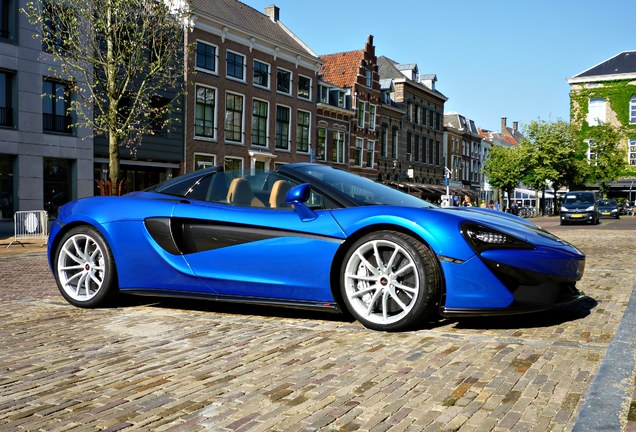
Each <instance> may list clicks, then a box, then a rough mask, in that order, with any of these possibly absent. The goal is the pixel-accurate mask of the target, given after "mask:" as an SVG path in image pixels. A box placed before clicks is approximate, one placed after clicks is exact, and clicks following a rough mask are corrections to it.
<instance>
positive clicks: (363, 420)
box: [0, 217, 636, 432]
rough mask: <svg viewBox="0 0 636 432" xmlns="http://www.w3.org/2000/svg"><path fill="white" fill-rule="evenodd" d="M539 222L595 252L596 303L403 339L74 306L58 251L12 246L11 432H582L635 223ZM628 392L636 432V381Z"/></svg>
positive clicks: (1, 397) (314, 322) (303, 320)
mask: <svg viewBox="0 0 636 432" xmlns="http://www.w3.org/2000/svg"><path fill="white" fill-rule="evenodd" d="M539 223H540V224H542V225H543V226H545V227H546V228H547V229H549V230H551V231H553V232H555V233H557V234H558V235H560V236H561V237H563V238H564V239H566V240H568V241H570V242H572V243H573V244H575V245H576V246H577V247H579V248H580V249H581V250H582V251H583V252H584V253H585V254H586V255H587V257H588V259H587V268H586V274H585V277H584V278H583V280H582V281H581V283H580V284H579V288H580V289H581V290H583V291H584V292H585V294H587V295H588V296H589V299H588V300H587V301H584V302H582V303H581V304H580V305H578V306H576V307H569V308H560V309H556V310H552V311H548V312H544V313H540V314H534V315H523V316H512V317H497V318H473V319H464V320H440V321H438V322H435V323H432V324H430V325H428V326H427V327H425V328H422V329H419V330H417V331H412V332H405V333H381V332H374V331H371V330H367V329H365V328H364V327H362V326H361V325H360V324H358V323H357V322H351V321H348V320H347V319H345V318H344V317H342V316H339V315H330V314H322V313H314V312H306V311H295V310H283V309H277V308H265V307H246V306H238V305H226V304H217V303H207V302H205V303H201V302H194V301H176V300H164V299H153V298H124V299H122V301H121V302H120V303H119V304H118V305H117V307H112V308H102V309H95V310H84V309H80V308H75V307H73V306H70V305H68V304H67V303H66V302H65V301H64V300H63V298H62V297H61V296H60V295H59V293H58V292H57V288H56V287H55V283H54V281H53V278H52V276H51V275H50V273H49V271H48V264H47V261H46V256H45V251H44V248H39V244H37V245H35V244H31V245H27V246H26V247H25V248H22V247H21V246H20V245H17V246H11V248H9V249H8V250H7V249H6V245H7V244H8V241H6V242H4V241H2V240H0V281H1V282H0V323H1V324H0V325H1V331H2V337H1V339H0V431H5V430H7V431H9V430H11V431H13V430H17V431H20V430H25V431H26V430H29V431H31V430H46V431H68V430H78V431H80V430H81V431H93V430H94V431H97V430H108V431H116V430H126V431H128V430H131V431H132V430H156V431H198V430H201V431H203V430H213V431H281V432H282V431H307V432H309V431H358V430H359V431H374V432H375V431H392V432H393V431H504V430H506V431H507V430H515V431H548V430H549V431H568V430H572V429H573V428H574V426H575V424H576V421H577V416H578V415H579V412H580V410H581V409H582V407H583V403H584V400H585V398H586V395H587V394H588V392H589V390H590V386H591V384H592V382H593V380H594V378H595V377H596V375H597V373H598V370H599V365H600V364H601V362H602V361H603V359H604V357H605V355H606V353H607V351H608V347H609V346H610V344H611V343H612V341H613V340H614V337H615V335H616V332H617V329H618V327H619V324H620V323H621V320H622V319H623V313H624V311H625V309H626V307H627V304H628V301H629V299H630V296H631V294H632V289H633V287H634V286H635V285H636V268H635V266H634V265H633V253H634V245H636V217H634V218H628V217H627V218H622V219H621V220H618V221H603V222H602V223H601V225H599V226H596V227H592V226H583V227H575V226H568V227H559V226H558V221H557V220H556V219H553V218H542V219H540V220H539ZM632 349H633V347H632ZM617 385H618V386H621V388H622V389H623V391H625V394H627V395H628V397H627V399H626V400H625V403H624V404H622V405H621V407H620V408H617V409H618V410H619V411H620V412H619V413H618V415H619V417H620V418H621V428H622V429H623V430H627V431H634V430H636V428H635V427H634V423H635V422H634V421H628V410H629V407H630V406H629V405H630V401H631V400H632V399H634V398H631V397H629V396H631V394H632V391H633V388H634V376H633V374H632V376H631V379H630V381H629V382H628V383H617ZM632 418H633V415H632V417H630V419H632Z"/></svg>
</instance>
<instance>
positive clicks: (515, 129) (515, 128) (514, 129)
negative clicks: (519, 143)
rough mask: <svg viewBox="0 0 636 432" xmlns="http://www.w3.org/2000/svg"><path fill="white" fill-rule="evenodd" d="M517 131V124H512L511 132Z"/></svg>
mask: <svg viewBox="0 0 636 432" xmlns="http://www.w3.org/2000/svg"><path fill="white" fill-rule="evenodd" d="M517 130H519V122H518V121H516V122H512V131H513V132H517Z"/></svg>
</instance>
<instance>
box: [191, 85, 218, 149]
mask: <svg viewBox="0 0 636 432" xmlns="http://www.w3.org/2000/svg"><path fill="white" fill-rule="evenodd" d="M195 93H196V106H195V113H194V135H195V136H197V137H204V138H212V139H215V138H216V124H215V120H214V119H215V114H214V113H215V109H216V90H215V89H213V88H210V87H203V86H199V85H197V86H196V87H195Z"/></svg>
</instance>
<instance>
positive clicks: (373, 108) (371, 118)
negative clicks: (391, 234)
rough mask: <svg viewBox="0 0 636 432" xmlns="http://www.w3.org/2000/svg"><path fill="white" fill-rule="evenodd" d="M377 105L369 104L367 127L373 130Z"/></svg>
mask: <svg viewBox="0 0 636 432" xmlns="http://www.w3.org/2000/svg"><path fill="white" fill-rule="evenodd" d="M377 109H378V107H377V105H369V129H370V130H375V116H376V112H377Z"/></svg>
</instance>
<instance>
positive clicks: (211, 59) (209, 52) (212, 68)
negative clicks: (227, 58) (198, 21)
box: [196, 41, 216, 73]
mask: <svg viewBox="0 0 636 432" xmlns="http://www.w3.org/2000/svg"><path fill="white" fill-rule="evenodd" d="M196 64H197V65H196V68H197V69H198V70H202V71H205V72H212V73H216V47H215V46H214V45H210V44H208V43H205V42H201V41H197V51H196Z"/></svg>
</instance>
